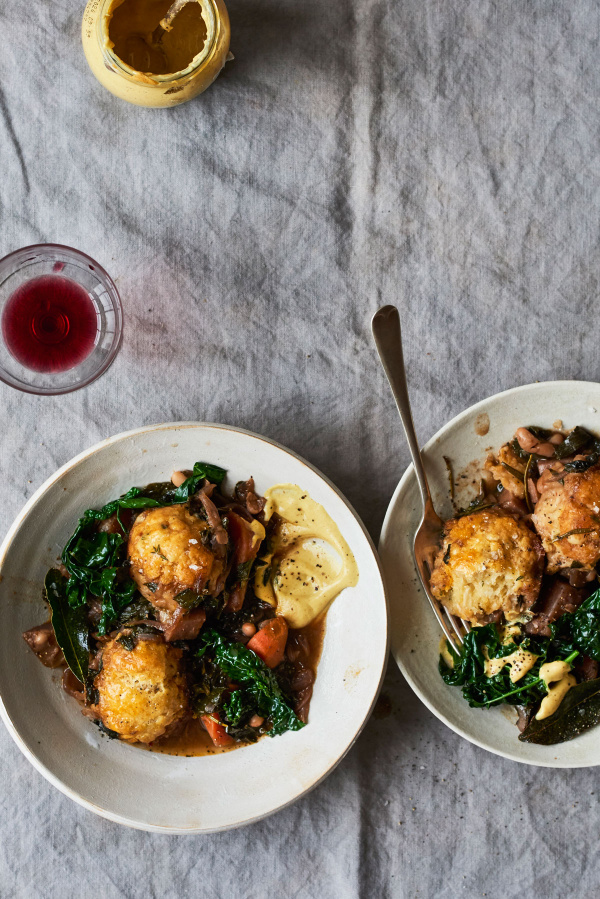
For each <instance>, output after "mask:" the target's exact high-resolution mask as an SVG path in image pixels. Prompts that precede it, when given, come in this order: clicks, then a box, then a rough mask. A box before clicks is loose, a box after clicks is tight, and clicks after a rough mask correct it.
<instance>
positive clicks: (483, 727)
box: [379, 381, 600, 768]
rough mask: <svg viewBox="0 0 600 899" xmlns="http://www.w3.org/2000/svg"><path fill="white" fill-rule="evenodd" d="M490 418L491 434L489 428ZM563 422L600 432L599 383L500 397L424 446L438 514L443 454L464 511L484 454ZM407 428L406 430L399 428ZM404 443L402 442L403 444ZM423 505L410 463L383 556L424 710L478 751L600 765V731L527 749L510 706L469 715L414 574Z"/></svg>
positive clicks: (398, 645)
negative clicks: (445, 666) (528, 428)
mask: <svg viewBox="0 0 600 899" xmlns="http://www.w3.org/2000/svg"><path fill="white" fill-rule="evenodd" d="M488 418H489V430H488V431H487V433H485V434H481V431H483V430H484V429H485V425H486V423H487V419H488ZM558 419H561V420H562V422H563V423H564V426H565V427H566V428H572V427H574V426H575V425H578V424H579V425H584V426H585V427H587V428H589V429H590V430H591V431H594V432H595V433H600V384H594V383H590V382H587V381H548V382H546V383H543V384H528V385H527V386H525V387H517V388H515V389H513V390H507V391H505V392H504V393H499V394H497V395H496V396H492V397H490V398H489V399H487V400H484V401H483V402H481V403H477V404H476V405H475V406H472V407H471V408H470V409H467V411H466V412H462V413H461V414H460V415H457V417H456V418H454V419H452V421H451V422H449V423H448V424H447V425H445V427H443V428H442V429H441V430H440V431H438V433H437V434H436V435H435V437H433V438H432V439H431V440H430V441H429V443H428V444H427V445H426V447H425V449H424V451H423V454H424V458H425V465H426V468H427V474H428V477H429V482H430V486H431V491H432V494H433V500H434V503H435V506H436V509H437V511H438V512H439V514H440V515H441V516H442V517H446V518H449V517H451V515H452V507H451V505H450V497H449V486H448V472H447V469H446V465H445V462H444V458H443V457H444V456H448V457H449V458H450V459H451V460H452V463H453V469H454V474H455V478H456V476H458V475H460V474H461V473H464V474H466V477H465V478H464V480H463V483H464V485H465V486H464V488H462V496H461V495H459V496H457V499H458V502H459V504H463V502H464V503H466V502H467V501H468V500H469V499H471V498H472V497H473V496H474V494H475V493H476V492H477V490H476V489H475V487H474V480H476V476H477V473H478V468H479V466H478V465H476V464H475V465H474V464H473V462H474V460H478V461H479V462H484V461H485V457H486V451H487V450H488V449H490V448H491V449H496V448H498V447H499V446H501V444H503V443H505V442H506V441H507V440H509V439H510V438H512V437H513V436H514V432H515V430H516V428H517V427H519V426H520V425H534V424H535V425H540V426H542V427H547V428H550V427H552V425H553V423H554V422H555V421H557V420H558ZM398 427H399V430H400V424H398ZM399 439H400V438H399ZM421 511H422V510H421V503H420V498H419V492H418V487H417V481H416V478H415V476H414V471H413V468H412V465H411V466H410V468H408V469H407V471H406V472H405V474H404V477H403V478H402V480H401V481H400V483H399V484H398V487H397V488H396V492H395V493H394V496H393V497H392V501H391V503H390V505H389V508H388V511H387V515H386V517H385V521H384V524H383V530H382V533H381V540H380V543H379V553H380V557H381V561H382V564H383V567H384V572H385V578H386V583H387V585H388V598H389V603H390V631H391V643H392V653H393V655H394V658H395V659H396V662H397V663H398V667H399V668H400V670H401V671H402V673H403V675H404V676H405V678H406V679H407V681H408V682H409V684H410V685H411V687H412V688H413V690H414V691H415V693H416V694H417V696H419V697H420V699H422V700H423V702H424V703H425V705H426V706H428V708H430V709H431V711H432V712H433V713H434V714H435V715H437V717H438V718H439V719H440V720H441V721H443V722H444V723H445V724H447V725H448V727H451V728H452V730H454V731H456V733H457V734H460V735H461V736H462V737H465V739H467V740H470V741H471V743H475V744H476V745H477V746H482V747H483V748H484V749H489V750H490V752H495V753H497V754H498V755H502V756H504V757H505V758H508V759H513V760H514V761H517V762H525V763H527V764H530V765H544V766H546V767H549V768H581V767H587V766H591V765H600V727H597V728H595V729H594V730H590V731H588V732H587V733H585V734H583V735H582V736H580V737H578V738H577V739H575V740H571V741H570V742H568V743H560V744H557V745H555V746H535V745H533V744H529V743H520V742H519V740H518V733H519V732H518V730H517V728H516V727H515V722H516V717H517V716H516V713H515V712H514V711H513V710H512V709H511V708H509V707H508V706H501V707H499V708H495V709H471V708H469V706H468V705H467V703H466V702H465V701H464V699H463V698H462V695H461V692H460V689H459V688H458V687H448V686H446V684H444V682H443V681H442V679H441V677H440V675H439V673H438V648H439V642H440V638H441V636H442V632H441V629H440V627H439V625H438V623H437V621H436V620H435V617H434V615H433V612H432V611H431V608H430V606H429V603H428V601H427V598H426V597H425V595H424V594H423V592H422V589H421V586H420V584H419V582H418V577H417V572H416V569H415V564H414V559H413V552H412V543H413V539H414V534H415V531H416V529H417V527H418V525H419V521H420V516H421Z"/></svg>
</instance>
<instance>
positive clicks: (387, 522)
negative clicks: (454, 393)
mask: <svg viewBox="0 0 600 899" xmlns="http://www.w3.org/2000/svg"><path fill="white" fill-rule="evenodd" d="M590 385H593V386H594V387H596V388H598V389H599V390H600V383H599V382H597V381H582V380H573V381H571V380H569V379H568V378H565V379H562V380H560V381H534V382H533V383H531V384H521V385H520V386H518V387H510V388H508V389H507V390H502V391H500V392H499V393H494V394H492V395H491V396H488V397H486V398H485V399H482V400H479V401H478V402H476V403H473V405H472V406H469V407H468V408H467V409H463V411H462V412H459V413H458V414H457V415H455V416H454V417H453V418H451V419H450V420H449V421H448V422H446V424H444V425H442V427H441V428H439V429H438V430H437V431H436V432H435V434H434V435H433V436H432V437H431V438H430V439H429V440H428V441H427V443H426V444H425V445H424V446H423V448H422V452H425V453H427V452H428V451H429V450H431V449H432V448H433V447H434V445H435V444H436V443H437V442H438V441H439V440H440V438H442V437H444V436H445V435H446V433H447V432H448V431H449V430H450V429H452V428H454V427H456V426H457V425H460V424H461V423H462V421H463V420H464V419H466V418H468V417H470V416H472V415H473V414H474V413H475V412H478V411H479V410H486V406H488V405H489V403H490V402H491V401H495V400H499V399H502V398H505V397H507V396H510V395H512V396H514V395H515V394H517V393H525V392H528V391H529V392H531V393H532V394H535V393H538V392H543V391H544V390H548V389H549V388H550V387H552V388H555V389H556V388H559V387H560V388H568V389H576V388H577V387H578V386H579V387H585V388H588V387H590ZM486 411H487V410H486ZM413 474H414V467H413V464H412V462H411V463H410V464H409V465H408V467H407V469H406V471H405V472H404V474H403V475H402V477H401V478H400V480H399V482H398V485H397V486H396V489H395V490H394V493H393V494H392V498H391V499H390V502H389V505H388V507H387V510H386V513H385V517H384V520H383V525H382V528H381V534H380V537H379V543H378V547H377V548H378V550H379V553H380V558H382V557H383V556H384V552H385V544H386V541H387V539H388V537H389V535H390V534H391V531H392V519H393V517H394V514H395V509H396V506H397V504H398V502H399V500H400V498H401V495H402V493H403V492H404V490H405V487H406V485H407V483H408V481H409V480H410V478H411V477H412V476H413ZM411 558H412V546H411ZM382 564H383V563H382ZM415 571H416V567H415ZM384 572H385V568H384ZM418 590H419V592H420V590H421V588H420V586H419V587H418ZM387 599H388V608H389V611H390V613H391V608H392V605H393V604H394V598H393V593H392V591H391V590H388V596H387ZM423 601H424V602H425V601H426V600H425V598H424V597H423ZM431 614H433V613H431ZM389 635H390V651H391V655H392V658H393V659H394V661H395V662H396V665H397V666H398V668H399V669H400V671H401V673H402V675H403V677H404V678H405V679H406V681H407V682H408V684H409V686H410V688H411V689H412V690H413V692H414V693H415V694H416V695H417V696H418V698H419V699H420V700H421V702H422V703H423V704H424V705H425V706H426V707H427V708H428V709H429V711H430V712H432V713H433V714H434V715H435V716H436V718H438V719H439V720H440V721H441V722H442V723H443V724H445V725H446V726H447V727H449V728H450V730H452V731H454V733H456V734H458V735H459V736H460V737H463V739H465V740H467V741H468V742H469V743H472V744H473V745H475V746H479V747H480V748H481V749H485V750H486V751H487V752H491V753H493V754H494V755H498V756H500V757H501V758H506V759H508V760H509V761H512V762H518V763H519V764H521V765H530V766H532V767H540V768H565V769H571V768H572V769H575V768H595V767H599V766H600V762H597V763H582V764H573V763H569V764H565V763H563V762H561V761H559V760H558V759H554V760H553V761H548V762H545V761H539V760H536V761H533V760H530V759H523V758H521V757H519V756H517V755H516V754H515V753H513V752H511V750H510V749H508V750H501V749H497V748H495V747H493V746H490V745H489V744H486V743H485V742H484V741H482V740H480V739H478V738H476V737H473V736H472V735H471V734H469V733H467V732H466V731H465V730H463V728H462V727H460V726H459V725H457V724H454V723H453V722H452V721H450V720H449V719H448V718H447V717H446V715H445V714H444V712H443V711H441V710H440V708H438V707H437V706H436V705H435V704H434V703H433V702H431V701H430V700H429V699H427V697H426V696H425V695H424V693H423V692H422V691H421V689H420V688H419V686H418V684H417V683H416V682H415V681H414V680H413V678H412V677H411V675H410V673H409V671H408V669H407V668H406V666H405V665H404V662H403V661H402V659H401V658H400V654H399V653H397V652H396V650H395V648H394V635H393V625H392V619H391V617H390V620H389ZM599 726H600V725H599Z"/></svg>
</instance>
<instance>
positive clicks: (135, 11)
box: [108, 0, 207, 75]
mask: <svg viewBox="0 0 600 899" xmlns="http://www.w3.org/2000/svg"><path fill="white" fill-rule="evenodd" d="M171 3H172V0H121V2H120V3H119V5H117V4H115V6H114V12H113V14H112V16H111V19H110V22H109V26H108V36H109V43H108V46H109V47H111V48H112V49H113V50H114V52H115V53H116V55H117V56H118V57H119V59H122V60H123V62H125V63H127V65H128V66H131V68H132V69H135V70H136V71H137V72H145V73H147V74H150V75H168V74H170V73H175V72H181V71H183V69H186V68H187V67H188V66H189V64H190V63H191V62H192V60H193V59H194V57H196V56H197V55H198V54H199V53H200V52H201V50H202V48H203V47H204V43H205V41H206V34H207V32H206V24H205V22H204V19H203V18H202V8H201V6H200V4H199V3H188V4H187V6H184V7H183V9H182V10H181V12H180V13H178V15H177V16H176V17H175V19H174V21H173V27H172V29H171V31H167V32H165V33H164V34H163V35H162V37H161V40H160V41H159V42H158V43H157V42H156V41H153V39H152V34H153V32H154V30H155V28H156V27H157V25H158V23H159V22H160V21H161V19H162V18H163V16H164V15H165V14H166V12H167V10H168V9H169V7H170V6H171Z"/></svg>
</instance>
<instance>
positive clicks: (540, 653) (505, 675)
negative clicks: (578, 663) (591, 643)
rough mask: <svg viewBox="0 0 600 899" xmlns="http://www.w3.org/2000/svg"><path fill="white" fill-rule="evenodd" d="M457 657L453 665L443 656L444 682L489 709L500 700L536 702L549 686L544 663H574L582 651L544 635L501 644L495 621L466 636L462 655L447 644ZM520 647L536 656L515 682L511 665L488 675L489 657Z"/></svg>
mask: <svg viewBox="0 0 600 899" xmlns="http://www.w3.org/2000/svg"><path fill="white" fill-rule="evenodd" d="M448 649H449V651H450V653H451V655H452V658H453V659H454V667H453V668H450V667H449V666H448V665H447V664H446V662H445V661H444V659H443V658H440V662H439V670H440V674H441V675H442V678H443V679H444V681H445V683H447V684H450V685H452V686H459V687H462V694H463V696H464V698H465V699H466V701H467V702H468V703H469V705H470V706H471V707H472V708H489V707H490V706H492V705H496V704H498V703H501V702H505V703H508V704H509V705H525V706H531V705H537V704H538V703H539V702H541V700H542V699H543V698H544V696H545V695H546V692H547V690H546V685H545V683H544V681H543V680H542V679H541V678H540V676H539V672H540V668H541V666H542V665H543V664H544V662H549V661H555V660H556V659H564V660H565V661H569V662H571V661H572V660H573V659H574V658H575V657H576V656H577V655H578V654H579V653H578V651H577V650H575V649H574V648H573V646H572V645H570V644H568V643H567V642H566V641H565V642H563V641H553V640H550V639H547V638H545V637H528V636H524V637H515V638H514V642H510V643H502V641H501V640H500V636H499V634H498V630H497V628H496V626H495V625H494V624H488V625H485V626H484V627H474V628H473V629H472V630H471V631H470V632H469V633H468V634H467V636H466V637H465V641H464V643H463V645H462V648H461V652H460V654H457V653H455V652H454V650H453V649H452V647H450V646H449V645H448ZM517 649H523V650H527V651H529V652H531V653H533V654H534V655H536V656H537V657H538V658H537V661H536V663H535V665H534V666H533V667H532V668H531V669H530V671H528V672H527V673H526V674H525V675H524V676H523V677H521V678H520V679H519V680H518V682H517V683H516V684H514V683H513V682H512V681H511V679H510V671H511V669H510V666H508V665H506V666H505V667H504V668H502V670H501V671H499V672H498V674H495V675H494V676H493V677H488V676H487V675H486V673H485V663H486V655H487V658H488V659H498V658H504V657H505V656H508V655H511V654H512V653H513V652H515V651H516V650H517Z"/></svg>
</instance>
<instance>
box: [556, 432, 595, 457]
mask: <svg viewBox="0 0 600 899" xmlns="http://www.w3.org/2000/svg"><path fill="white" fill-rule="evenodd" d="M593 440H594V435H593V434H590V432H589V431H588V430H587V428H582V427H581V426H580V425H577V427H576V428H573V430H572V431H571V433H570V434H568V435H567V436H566V437H565V439H564V440H563V442H562V443H559V444H558V446H556V447H555V449H554V455H555V456H556V458H557V459H566V457H567V456H574V455H576V454H577V453H580V452H581V450H582V449H584V448H585V447H586V446H587V445H588V444H589V443H591V442H592V441H593Z"/></svg>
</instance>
